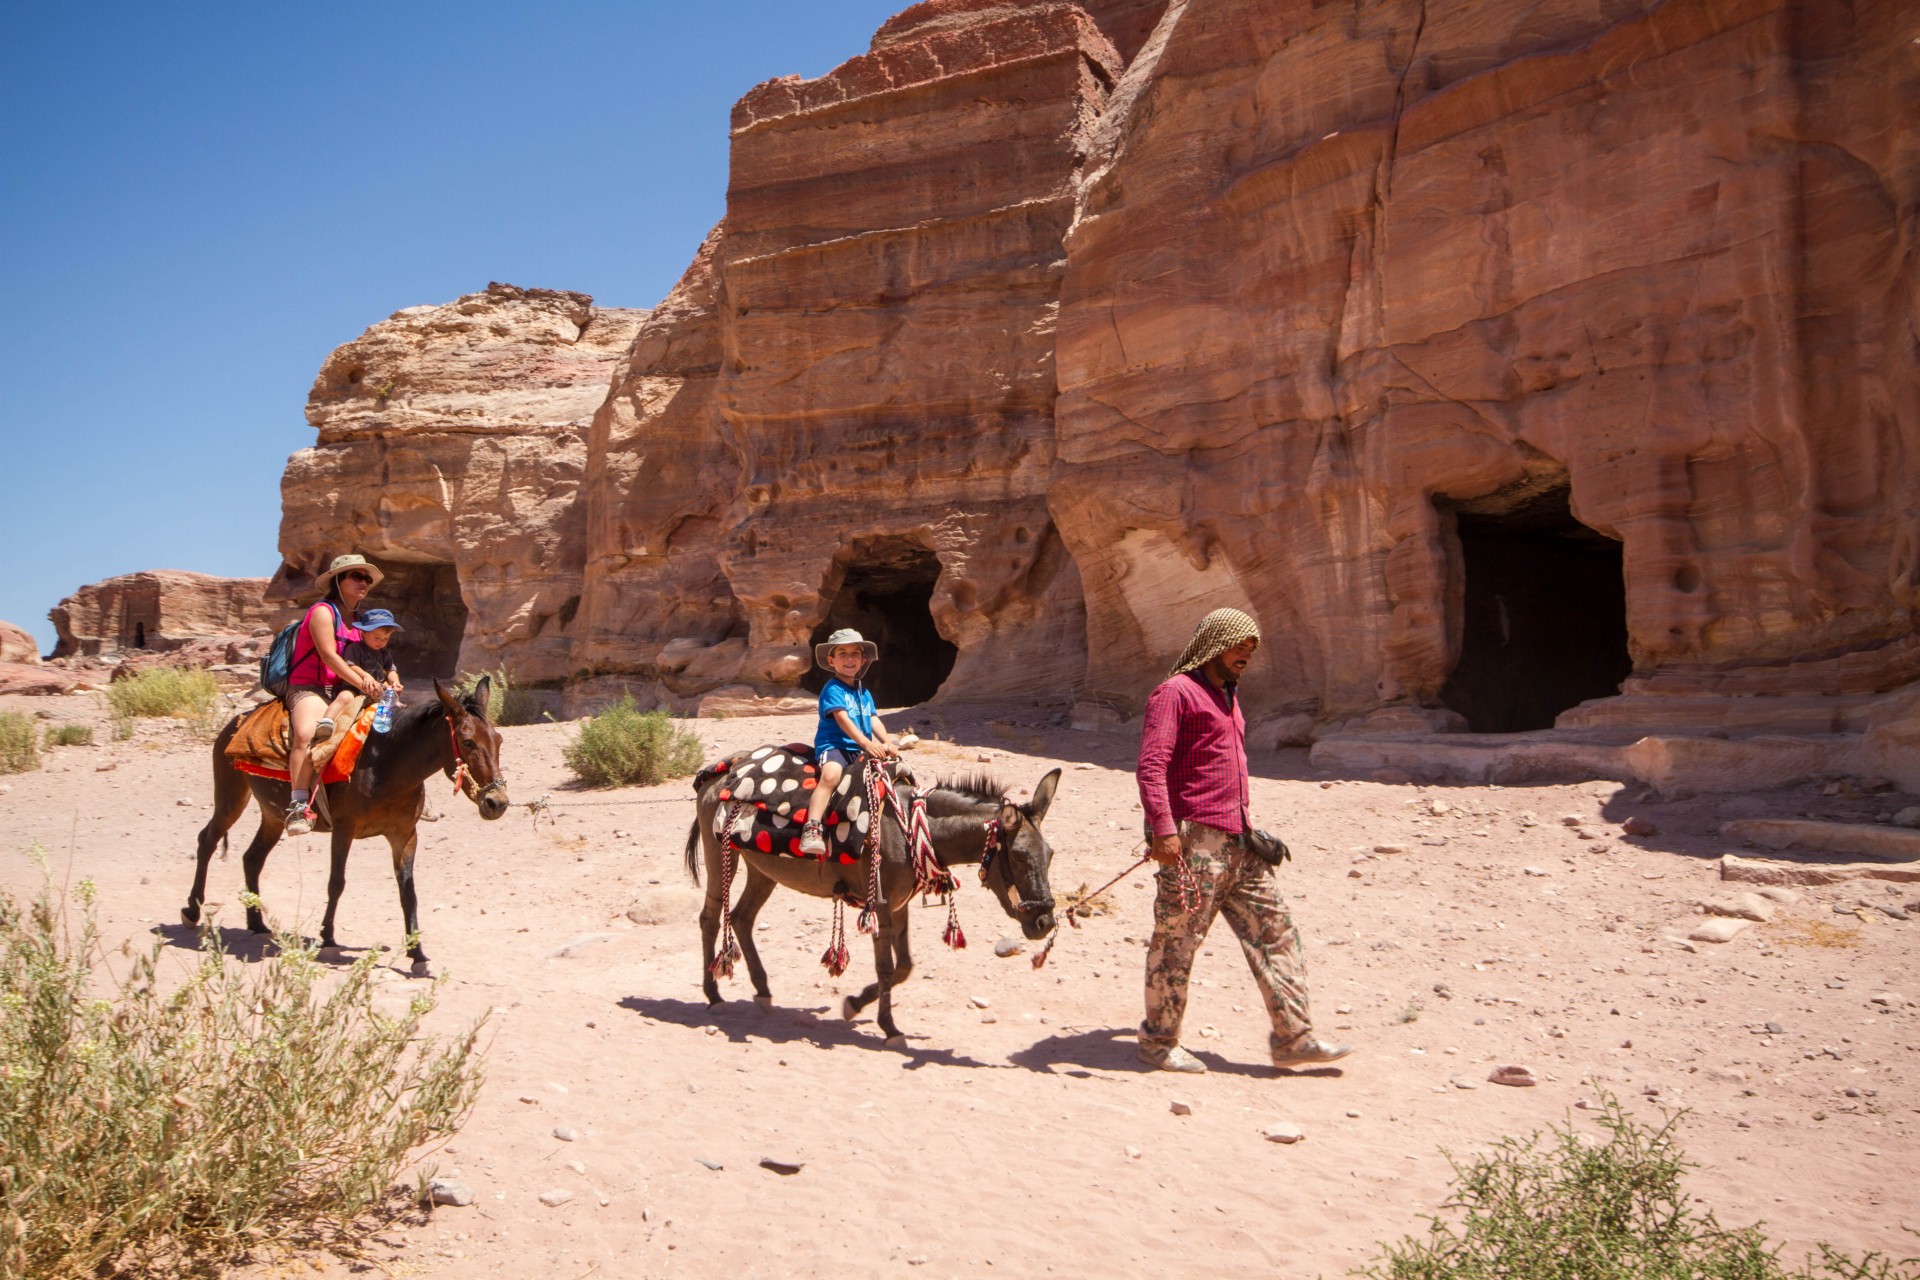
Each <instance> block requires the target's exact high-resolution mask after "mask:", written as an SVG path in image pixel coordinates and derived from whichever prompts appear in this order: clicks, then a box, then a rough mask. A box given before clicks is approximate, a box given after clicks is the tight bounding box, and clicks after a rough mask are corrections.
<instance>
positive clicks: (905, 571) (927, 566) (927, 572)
mask: <svg viewBox="0 0 1920 1280" xmlns="http://www.w3.org/2000/svg"><path fill="white" fill-rule="evenodd" d="M939 579H940V561H939V559H938V558H936V557H935V556H934V554H933V552H931V551H929V550H927V549H926V548H925V547H922V546H919V545H917V544H915V543H909V542H903V541H899V540H896V539H886V540H882V541H876V542H867V543H861V544H859V545H857V546H856V547H855V548H854V553H853V556H852V558H851V560H850V562H849V563H848V565H847V571H846V577H845V578H844V579H842V580H841V583H840V590H839V591H838V592H837V593H836V594H835V595H834V597H833V604H832V605H830V606H829V607H828V609H827V616H826V617H825V618H824V619H822V620H821V622H820V625H819V626H817V627H815V628H814V629H813V635H812V636H811V637H810V638H809V640H808V641H807V643H808V644H809V646H811V645H817V644H820V643H821V642H822V641H824V640H825V639H826V638H827V637H828V636H830V635H832V634H833V633H834V632H835V631H838V630H839V629H840V628H842V627H852V628H853V629H854V630H856V631H858V632H859V633H860V634H861V635H863V636H865V637H866V638H867V639H869V640H871V641H873V642H874V643H876V644H878V645H879V646H880V661H879V662H877V663H875V664H874V666H873V667H872V669H871V671H870V673H869V675H868V676H867V687H868V688H869V689H871V690H873V699H874V701H875V702H876V703H878V704H879V705H880V706H883V707H911V706H915V705H917V704H919V703H922V702H925V701H926V700H927V699H929V698H931V697H932V696H933V695H934V694H935V693H937V692H938V691H939V689H940V685H941V683H942V682H943V681H945V680H946V678H947V675H948V673H949V672H951V671H952V670H953V661H954V659H955V658H956V657H958V656H959V654H960V650H959V649H957V648H955V647H954V646H953V644H952V643H951V642H949V641H948V640H947V639H946V638H945V637H943V636H942V635H941V634H940V632H939V629H938V628H936V627H935V626H934V625H933V611H932V609H931V608H929V604H930V602H931V601H932V600H933V586H934V583H936V582H937V581H939ZM808 656H809V658H811V656H812V654H811V652H809V654H808ZM826 682H827V673H826V672H825V671H822V670H821V669H820V667H819V666H818V665H817V664H816V665H815V666H814V667H813V668H812V669H811V670H809V671H808V672H807V674H806V675H805V676H804V677H803V678H802V679H801V681H800V685H801V687H802V688H804V689H806V690H807V691H808V692H809V693H818V692H820V688H821V686H822V685H824V684H826Z"/></svg>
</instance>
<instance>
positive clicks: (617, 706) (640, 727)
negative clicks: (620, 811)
mask: <svg viewBox="0 0 1920 1280" xmlns="http://www.w3.org/2000/svg"><path fill="white" fill-rule="evenodd" d="M703 753H704V749H703V748H702V747H701V745H700V739H699V738H698V737H697V736H696V735H694V734H691V733H689V732H687V731H686V730H685V729H682V728H680V727H679V726H678V725H676V724H674V722H673V718H672V717H671V716H669V715H668V714H667V713H666V712H665V711H642V710H640V709H639V708H638V707H637V706H635V705H634V701H633V695H632V694H622V695H621V697H620V701H618V702H616V703H614V704H613V705H612V706H611V707H608V708H607V709H606V710H605V711H602V712H601V713H600V714H599V715H597V716H594V717H592V718H591V719H588V720H583V721H581V722H580V732H579V734H578V735H577V736H576V737H575V738H574V739H573V740H572V741H571V742H569V743H567V744H566V746H564V747H562V748H561V755H562V757H563V758H564V759H565V760H566V762H567V768H569V769H571V770H573V773H574V776H575V777H577V778H579V779H580V781H582V782H584V783H586V784H587V785H588V786H590V787H619V786H626V785H629V784H635V783H637V784H639V785H641V786H652V785H653V784H654V783H656V782H665V781H666V780H667V779H668V778H684V777H687V776H688V775H690V774H692V773H693V771H694V770H696V769H698V768H699V767H700V762H701V758H702V756H703Z"/></svg>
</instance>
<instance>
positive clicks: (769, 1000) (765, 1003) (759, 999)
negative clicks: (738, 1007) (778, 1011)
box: [753, 996, 773, 1009]
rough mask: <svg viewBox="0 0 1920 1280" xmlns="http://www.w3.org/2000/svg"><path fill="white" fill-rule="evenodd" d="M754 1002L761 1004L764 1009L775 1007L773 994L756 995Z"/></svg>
mask: <svg viewBox="0 0 1920 1280" xmlns="http://www.w3.org/2000/svg"><path fill="white" fill-rule="evenodd" d="M753 1002H754V1003H755V1004H757V1005H759V1006H760V1007H761V1008H762V1009H771V1008H773V997H772V996H755V997H754V998H753Z"/></svg>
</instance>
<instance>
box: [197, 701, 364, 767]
mask: <svg viewBox="0 0 1920 1280" xmlns="http://www.w3.org/2000/svg"><path fill="white" fill-rule="evenodd" d="M373 710H374V709H373V707H371V706H368V707H366V708H365V709H364V710H362V711H361V712H360V714H359V715H358V716H355V717H354V718H353V720H352V721H351V723H349V724H348V725H347V726H346V727H345V728H344V729H336V730H334V734H333V738H332V740H331V741H328V742H323V743H321V744H320V745H319V746H317V747H315V748H313V759H314V763H315V764H317V765H319V766H320V781H321V782H323V783H328V782H345V781H346V780H347V779H348V778H350V777H352V776H353V766H354V765H355V764H356V763H358V761H359V759H360V750H361V748H362V747H364V746H366V745H367V735H368V734H369V733H371V732H372V731H373ZM290 736H291V731H290V729H289V727H288V721H287V708H286V704H285V703H283V702H281V701H280V700H279V699H277V698H276V699H275V700H274V701H272V702H266V703H262V704H261V705H260V706H257V707H255V708H254V709H253V710H252V711H249V712H247V713H246V714H245V715H244V716H242V717H241V718H240V724H239V726H238V727H237V728H236V729H235V730H234V734H233V741H231V742H229V743H228V744H227V758H228V759H229V760H231V761H232V762H233V767H234V768H236V769H238V770H239V771H240V772H242V773H251V774H253V775H254V776H255V777H260V778H278V779H279V780H280V781H282V782H285V781H287V780H288V778H287V740H288V738H289V737H290Z"/></svg>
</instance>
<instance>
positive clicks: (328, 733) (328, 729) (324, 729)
mask: <svg viewBox="0 0 1920 1280" xmlns="http://www.w3.org/2000/svg"><path fill="white" fill-rule="evenodd" d="M332 736H333V717H332V716H321V717H320V723H319V724H316V725H315V726H313V745H314V746H316V747H317V746H319V745H320V744H321V743H323V742H325V741H326V740H327V739H328V738H331V737H332Z"/></svg>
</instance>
